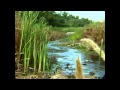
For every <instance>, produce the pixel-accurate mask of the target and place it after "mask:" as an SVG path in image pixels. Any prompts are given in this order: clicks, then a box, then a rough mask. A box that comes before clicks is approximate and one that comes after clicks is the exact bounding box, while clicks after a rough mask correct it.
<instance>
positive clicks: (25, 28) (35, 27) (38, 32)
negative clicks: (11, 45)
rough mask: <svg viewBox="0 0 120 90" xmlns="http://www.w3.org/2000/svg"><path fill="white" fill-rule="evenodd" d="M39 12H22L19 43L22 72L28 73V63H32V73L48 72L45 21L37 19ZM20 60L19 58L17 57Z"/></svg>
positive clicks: (46, 28)
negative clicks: (22, 55) (21, 53)
mask: <svg viewBox="0 0 120 90" xmlns="http://www.w3.org/2000/svg"><path fill="white" fill-rule="evenodd" d="M38 15H39V12H37V11H36V12H34V11H24V12H22V18H21V20H22V23H21V29H22V32H21V33H22V35H21V43H20V49H19V50H20V51H19V52H23V53H24V62H23V63H24V72H27V71H28V68H29V65H30V62H32V61H33V62H32V65H31V66H33V68H34V73H36V72H38V73H39V72H42V71H43V72H45V71H49V68H48V66H49V61H48V59H47V42H48V39H47V37H48V35H47V33H46V32H47V30H48V27H47V26H46V23H45V19H44V18H43V17H41V18H40V21H39V22H36V21H37V17H38ZM19 58H20V57H19Z"/></svg>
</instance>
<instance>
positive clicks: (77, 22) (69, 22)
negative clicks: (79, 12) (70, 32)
mask: <svg viewBox="0 0 120 90" xmlns="http://www.w3.org/2000/svg"><path fill="white" fill-rule="evenodd" d="M41 17H44V18H45V19H46V22H47V24H48V25H52V26H56V27H83V26H85V25H87V24H89V23H91V22H92V21H91V20H88V19H86V18H81V19H79V16H73V15H69V14H68V13H66V12H63V13H62V12H61V13H56V12H55V11H39V15H38V17H37V20H38V21H39V19H40V18H41Z"/></svg>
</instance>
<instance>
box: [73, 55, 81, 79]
mask: <svg viewBox="0 0 120 90" xmlns="http://www.w3.org/2000/svg"><path fill="white" fill-rule="evenodd" d="M75 75H76V79H83V73H82V64H81V63H80V59H79V56H78V59H77V60H76V74H75Z"/></svg>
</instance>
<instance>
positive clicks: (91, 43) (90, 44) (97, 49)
mask: <svg viewBox="0 0 120 90" xmlns="http://www.w3.org/2000/svg"><path fill="white" fill-rule="evenodd" d="M80 42H81V43H82V44H84V45H86V46H87V47H89V48H92V49H93V50H94V51H95V52H96V53H97V54H98V55H99V56H100V47H99V46H98V45H97V43H95V42H94V41H93V40H91V39H89V38H83V39H81V40H80ZM100 57H101V58H102V59H103V60H104V61H105V53H104V51H103V50H101V56H100Z"/></svg>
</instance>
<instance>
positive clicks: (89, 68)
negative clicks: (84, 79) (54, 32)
mask: <svg viewBox="0 0 120 90" xmlns="http://www.w3.org/2000/svg"><path fill="white" fill-rule="evenodd" d="M60 43H61V42H60V41H59V40H56V41H50V42H49V43H48V45H47V46H48V48H49V49H50V50H49V51H48V55H53V56H56V59H57V62H59V63H60V66H61V67H62V71H63V72H64V73H65V74H66V75H70V74H75V66H76V59H77V58H78V56H79V58H80V60H81V63H82V66H83V75H84V76H89V75H90V73H91V72H92V73H94V74H95V76H97V77H100V78H101V77H103V75H104V74H105V64H104V63H103V62H104V61H101V62H100V66H99V68H98V61H99V60H98V61H93V60H91V59H88V58H87V57H86V56H85V54H84V53H82V51H80V50H78V49H74V48H71V47H68V46H60V45H57V44H60ZM53 70H54V68H53Z"/></svg>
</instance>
